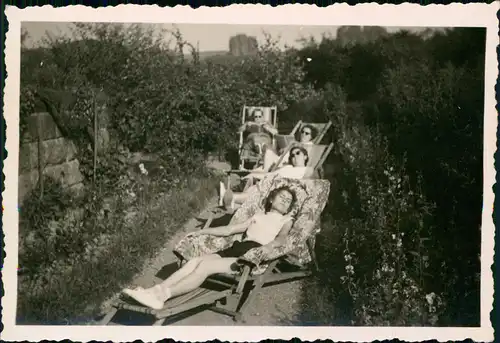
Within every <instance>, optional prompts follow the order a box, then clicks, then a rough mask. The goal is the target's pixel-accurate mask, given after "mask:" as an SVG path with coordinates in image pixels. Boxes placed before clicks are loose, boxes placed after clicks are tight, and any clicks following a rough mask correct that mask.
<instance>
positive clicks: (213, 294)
mask: <svg viewBox="0 0 500 343" xmlns="http://www.w3.org/2000/svg"><path fill="white" fill-rule="evenodd" d="M231 293H232V290H225V291H221V292H218V291H210V292H208V293H207V294H205V295H203V296H199V297H197V298H195V299H192V300H191V301H189V302H186V303H183V304H181V305H179V306H176V307H168V308H165V309H163V310H160V311H157V312H156V314H155V316H156V318H158V319H159V318H165V317H168V316H173V315H176V314H179V313H182V312H185V311H188V310H191V309H193V308H196V307H198V306H202V305H208V304H211V303H214V302H215V301H217V300H219V299H222V298H224V297H227V296H228V295H230V294H231Z"/></svg>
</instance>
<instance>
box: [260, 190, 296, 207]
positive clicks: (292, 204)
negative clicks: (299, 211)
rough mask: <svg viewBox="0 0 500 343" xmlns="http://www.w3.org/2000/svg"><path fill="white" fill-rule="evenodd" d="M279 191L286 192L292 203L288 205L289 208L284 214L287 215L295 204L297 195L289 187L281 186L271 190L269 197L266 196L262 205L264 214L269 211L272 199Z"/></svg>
mask: <svg viewBox="0 0 500 343" xmlns="http://www.w3.org/2000/svg"><path fill="white" fill-rule="evenodd" d="M281 191H287V192H289V193H290V194H291V195H292V202H291V203H290V207H288V209H287V211H286V213H289V212H290V211H291V209H292V208H293V206H294V205H295V203H296V202H297V194H295V192H294V191H293V190H291V189H290V187H287V186H282V187H278V188H276V189H273V190H272V191H271V192H269V195H268V196H267V198H266V200H265V203H264V212H266V213H267V212H269V211H270V210H271V206H272V203H273V200H274V198H276V196H277V195H278V193H279V192H281Z"/></svg>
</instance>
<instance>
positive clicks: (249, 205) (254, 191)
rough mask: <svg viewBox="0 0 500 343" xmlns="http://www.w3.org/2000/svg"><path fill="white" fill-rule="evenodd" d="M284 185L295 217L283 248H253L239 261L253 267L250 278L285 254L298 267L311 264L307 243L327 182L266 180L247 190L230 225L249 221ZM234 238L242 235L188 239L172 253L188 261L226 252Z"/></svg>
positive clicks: (316, 222)
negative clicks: (293, 195) (289, 191)
mask: <svg viewBox="0 0 500 343" xmlns="http://www.w3.org/2000/svg"><path fill="white" fill-rule="evenodd" d="M285 185H286V186H289V187H290V188H291V189H293V190H294V191H295V193H296V195H297V202H296V204H295V208H294V209H292V215H294V216H295V220H294V223H293V225H292V229H291V231H290V234H289V235H288V238H287V241H286V244H284V245H283V246H279V247H274V248H273V249H268V248H267V247H266V246H264V247H259V248H255V249H252V250H250V251H248V252H247V253H246V254H245V255H244V256H243V257H242V258H241V259H242V260H244V261H248V262H251V263H252V264H254V265H255V266H256V267H255V268H253V269H252V275H258V274H261V273H263V272H264V271H265V270H266V268H267V267H268V262H269V261H272V260H275V259H277V258H280V257H284V256H285V255H287V259H288V260H289V261H290V262H292V263H294V264H297V265H299V266H304V265H306V264H307V263H309V262H311V256H310V253H309V250H308V247H307V244H306V240H307V238H310V237H313V236H315V234H317V233H318V232H319V228H320V226H319V218H320V214H321V212H322V211H323V209H324V207H325V205H326V202H327V199H328V194H329V191H330V183H329V181H327V180H291V179H285V178H281V177H279V176H273V177H266V178H264V179H263V180H262V181H261V182H259V183H258V184H257V185H255V186H253V187H252V188H251V189H250V190H249V192H250V194H249V197H248V199H247V200H246V201H245V203H244V204H243V205H242V206H241V207H239V208H238V210H237V211H236V212H235V214H234V215H233V217H232V219H231V222H230V224H236V223H241V222H244V221H245V220H247V219H248V218H250V217H251V216H252V215H253V214H255V213H256V211H257V210H259V209H260V208H262V206H263V200H264V199H266V198H267V195H268V194H269V192H270V191H272V190H273V189H276V188H279V187H281V186H285ZM237 239H241V235H238V236H233V237H216V236H210V235H202V236H196V237H187V238H184V239H183V240H181V241H180V242H179V243H178V244H177V245H176V246H175V248H174V250H175V252H176V253H177V255H178V256H182V258H184V259H186V260H190V259H192V258H194V257H198V256H201V255H204V254H210V253H214V252H216V251H220V250H222V249H225V248H227V247H229V246H230V245H231V244H232V243H233V242H234V241H235V240H237Z"/></svg>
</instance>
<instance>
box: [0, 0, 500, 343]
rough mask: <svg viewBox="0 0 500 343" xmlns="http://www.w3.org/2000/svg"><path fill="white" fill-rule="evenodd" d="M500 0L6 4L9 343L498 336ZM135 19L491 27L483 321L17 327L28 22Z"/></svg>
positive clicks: (5, 301) (6, 312)
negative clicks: (499, 51)
mask: <svg viewBox="0 0 500 343" xmlns="http://www.w3.org/2000/svg"><path fill="white" fill-rule="evenodd" d="M499 8H500V6H499V4H498V3H492V4H466V5H464V4H450V5H428V6H420V5H418V4H401V5H388V4H386V5H379V4H377V3H370V4H360V5H356V6H349V5H347V4H336V5H332V6H329V7H324V8H320V7H317V6H315V5H282V6H278V7H271V6H269V5H231V6H227V7H212V8H210V7H200V8H197V9H193V8H191V7H189V6H176V7H174V8H169V7H166V8H162V7H159V6H146V5H119V6H116V7H111V6H109V7H102V8H97V9H94V8H92V7H85V6H81V5H77V6H67V7H60V8H53V7H52V6H50V5H45V6H42V7H28V8H25V9H19V8H17V7H13V6H7V8H6V11H5V12H6V16H7V20H8V22H9V29H8V32H7V36H6V44H5V63H6V67H7V75H8V77H7V79H6V86H5V90H4V94H5V96H4V99H5V102H4V113H5V120H6V124H7V132H6V150H7V151H8V157H7V158H6V160H5V161H4V170H3V173H4V175H5V191H4V192H3V211H4V212H3V227H4V228H6V229H5V230H4V232H5V252H6V256H5V261H4V268H3V284H4V289H5V295H4V297H3V299H2V307H3V309H2V322H3V325H4V330H3V332H2V339H4V340H6V341H21V340H28V341H40V340H61V339H69V340H72V341H82V342H86V341H90V340H98V341H107V340H112V341H132V340H136V339H141V340H143V341H157V340H161V339H164V338H172V339H175V340H179V341H193V342H195V341H208V340H212V339H219V340H221V341H247V342H254V341H260V340H263V339H285V340H290V339H292V338H300V339H301V340H307V341H313V340H317V339H332V340H335V341H353V342H356V341H358V342H361V341H373V340H383V339H391V338H398V339H401V340H407V341H422V340H429V339H436V340H438V341H445V340H446V341H448V340H463V339H466V338H471V339H473V340H475V341H491V340H493V328H492V323H491V321H490V313H491V311H492V309H493V296H494V288H493V285H494V280H493V275H492V270H491V266H492V264H493V257H494V242H495V239H494V234H495V226H494V223H493V218H492V210H493V202H494V193H493V185H494V182H495V175H496V172H495V169H494V153H495V150H496V130H497V124H498V122H497V120H498V119H497V118H498V116H497V112H496V109H495V105H496V101H495V84H496V81H497V77H498V64H497V55H496V47H497V44H498V20H497V17H496V15H497V11H498V10H499ZM28 21H31V22H36V21H38V22H40V21H44V22H124V23H126V22H133V23H139V22H141V23H190V24H258V25H301V26H306V25H335V26H340V25H363V26H370V25H378V26H400V27H405V26H407V27H417V26H426V27H457V26H460V27H486V29H487V33H486V35H487V39H486V60H485V68H486V69H485V103H484V111H485V112H484V152H483V154H484V156H483V157H484V162H483V163H484V164H483V165H484V184H483V189H484V191H483V213H482V247H481V326H480V327H477V328H454V327H447V328H438V327H424V328H422V327H260V328H259V329H256V328H255V327H243V326H234V327H218V326H206V327H204V328H203V330H198V329H195V330H193V329H192V328H190V327H183V326H168V327H154V326H152V327H143V326H141V327H140V328H138V327H112V326H49V325H47V326H30V327H29V329H28V327H24V326H20V325H16V320H15V313H16V298H17V264H18V261H17V259H18V257H17V246H18V203H17V198H18V168H19V165H18V164H19V163H18V156H19V89H20V52H21V49H20V48H21V23H22V22H28Z"/></svg>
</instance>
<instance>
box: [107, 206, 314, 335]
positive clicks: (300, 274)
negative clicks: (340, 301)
mask: <svg viewBox="0 0 500 343" xmlns="http://www.w3.org/2000/svg"><path fill="white" fill-rule="evenodd" d="M212 221H213V214H212V215H210V216H209V218H208V220H207V222H206V223H205V225H204V226H203V228H208V227H210V224H211V223H212ZM317 225H320V224H319V223H318V224H317ZM306 243H307V248H308V251H309V254H310V256H311V263H310V266H308V267H305V268H297V270H296V271H290V272H283V271H281V270H280V269H279V263H280V262H282V261H284V259H285V258H286V256H284V257H281V258H278V259H276V260H274V261H271V262H270V263H269V265H268V267H267V268H266V270H265V271H264V273H262V274H260V275H256V276H253V275H251V271H252V268H253V266H252V265H250V264H248V265H244V267H243V271H242V273H241V275H225V274H218V275H213V276H211V277H209V278H208V279H207V280H206V281H205V283H204V285H207V284H213V285H218V286H222V287H223V288H224V289H223V290H219V291H216V290H210V289H205V288H202V287H200V288H198V289H196V290H194V291H192V292H190V293H188V294H185V295H182V296H179V297H176V298H174V299H172V300H169V301H167V303H166V306H165V308H164V309H162V310H154V309H150V308H147V307H144V306H141V305H132V304H129V303H127V302H125V301H123V300H118V301H116V302H114V303H113V304H112V309H111V311H110V312H108V313H107V314H106V315H105V316H104V317H103V319H102V320H101V322H100V324H101V325H108V324H109V323H110V322H111V320H112V319H113V317H114V316H115V315H116V313H117V312H118V311H119V310H128V311H133V312H138V313H143V314H148V315H151V316H153V317H154V318H155V321H154V323H153V326H160V325H163V323H164V322H165V321H166V320H167V319H169V318H171V317H174V316H176V315H179V314H181V313H184V312H186V311H189V310H193V309H195V308H197V307H200V306H203V305H209V306H210V307H209V309H210V310H212V311H214V312H218V313H221V314H225V315H228V316H230V317H232V318H233V320H235V321H236V322H240V323H241V322H244V320H245V317H244V316H245V310H246V309H247V307H248V305H249V304H250V303H252V301H253V300H254V298H255V297H256V296H257V294H258V292H259V291H260V289H261V288H263V287H267V286H271V285H275V284H279V283H282V282H290V281H292V280H296V279H301V278H305V277H308V276H311V275H313V274H314V273H316V272H318V271H319V267H318V262H317V259H316V255H315V252H314V243H313V237H309V238H308V239H307V241H306Z"/></svg>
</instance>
